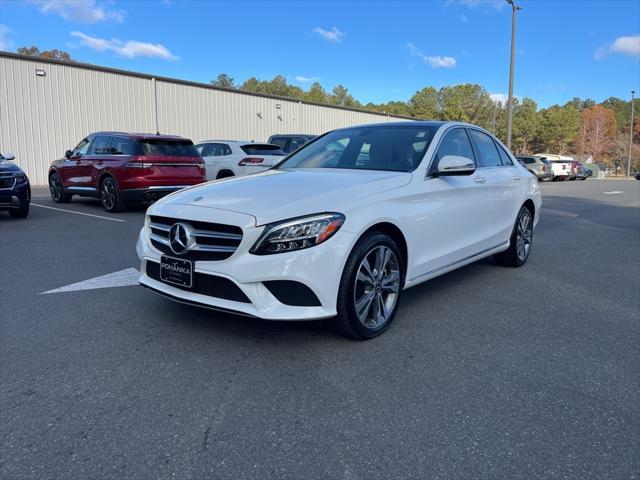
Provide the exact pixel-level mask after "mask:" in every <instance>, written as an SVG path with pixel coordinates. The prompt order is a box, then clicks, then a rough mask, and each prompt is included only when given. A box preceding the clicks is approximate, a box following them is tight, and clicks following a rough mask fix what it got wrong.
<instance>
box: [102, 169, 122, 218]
mask: <svg viewBox="0 0 640 480" xmlns="http://www.w3.org/2000/svg"><path fill="white" fill-rule="evenodd" d="M100 201H101V202H102V206H103V207H104V209H105V210H106V211H107V212H112V213H113V212H122V211H124V210H126V209H127V204H126V203H125V202H124V200H122V195H121V194H120V190H119V189H118V185H117V184H116V181H115V180H114V179H113V177H106V178H105V179H104V180H102V182H100Z"/></svg>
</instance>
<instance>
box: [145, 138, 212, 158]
mask: <svg viewBox="0 0 640 480" xmlns="http://www.w3.org/2000/svg"><path fill="white" fill-rule="evenodd" d="M136 144H137V150H138V155H145V156H166V157H199V156H200V155H199V154H198V151H197V150H196V148H195V147H194V146H193V143H192V142H191V140H153V139H145V140H138V141H137V142H136Z"/></svg>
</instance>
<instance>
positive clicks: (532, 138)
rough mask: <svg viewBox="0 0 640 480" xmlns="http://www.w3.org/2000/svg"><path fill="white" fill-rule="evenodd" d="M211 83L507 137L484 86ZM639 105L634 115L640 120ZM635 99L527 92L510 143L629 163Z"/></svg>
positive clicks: (637, 135) (636, 154)
mask: <svg viewBox="0 0 640 480" xmlns="http://www.w3.org/2000/svg"><path fill="white" fill-rule="evenodd" d="M210 83H211V84H212V85H214V86H216V87H221V88H227V89H236V90H242V91H247V92H253V93H263V94H269V95H276V96H281V97H288V98H292V99H295V100H303V101H308V102H314V103H321V104H326V105H335V106H340V107H351V108H357V109H363V110H369V111H374V112H380V113H388V114H393V115H403V116H407V117H411V118H416V119H431V120H456V121H462V122H469V123H474V124H476V125H479V126H481V127H483V128H485V129H486V130H488V131H490V132H492V133H493V134H495V135H496V136H497V137H498V138H500V139H501V140H503V141H505V139H506V130H507V107H506V103H504V102H500V101H496V100H494V99H493V98H492V97H491V95H490V94H489V92H488V91H487V90H486V89H485V88H484V87H483V86H481V85H477V84H470V83H466V84H461V85H453V86H448V87H442V88H440V89H436V88H434V87H424V88H423V89H421V90H418V91H417V92H415V93H414V94H413V95H412V96H411V98H410V99H409V100H408V101H406V102H403V101H390V102H387V103H380V104H375V103H367V104H363V103H362V102H360V101H358V100H357V99H355V98H354V97H353V96H352V95H351V94H350V93H349V90H348V89H347V88H346V87H345V86H344V85H336V86H335V87H333V89H331V91H327V90H325V89H324V87H323V86H322V85H321V84H320V83H319V82H314V83H313V84H312V85H311V86H310V87H309V89H308V90H304V89H302V88H300V87H299V86H297V85H291V84H289V83H288V82H287V80H286V78H285V77H284V76H282V75H277V76H275V77H274V78H273V79H272V80H259V79H257V78H255V77H251V78H249V79H247V80H246V81H244V82H243V83H242V84H240V85H236V83H235V81H234V79H233V78H232V77H231V76H229V75H228V74H226V73H221V74H220V75H218V76H217V78H216V79H215V80H212V81H211V82H210ZM639 110H640V109H639V107H638V105H636V106H635V112H634V116H635V118H636V119H638V113H639ZM630 116H631V102H630V101H626V100H622V99H620V98H617V97H610V98H608V99H606V100H605V101H603V102H601V103H596V102H595V101H594V100H591V99H580V98H577V97H576V98H573V99H572V100H570V101H568V102H567V103H565V104H564V105H552V106H550V107H548V108H538V104H537V103H536V102H535V100H533V99H531V98H528V97H524V98H522V99H519V98H516V99H514V102H513V128H512V141H511V147H512V150H513V151H514V153H515V154H516V155H530V154H534V153H543V152H544V153H556V154H561V155H562V154H574V155H584V156H589V155H590V156H592V157H593V159H594V161H596V162H598V163H601V164H603V165H607V166H614V165H620V166H623V165H626V161H627V154H628V145H629V126H630ZM634 124H635V128H634V145H633V149H632V165H636V168H637V167H638V166H640V165H639V164H640V120H639V121H638V122H635V121H634Z"/></svg>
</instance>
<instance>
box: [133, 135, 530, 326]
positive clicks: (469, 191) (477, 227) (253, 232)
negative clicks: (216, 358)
mask: <svg viewBox="0 0 640 480" xmlns="http://www.w3.org/2000/svg"><path fill="white" fill-rule="evenodd" d="M540 207H541V199H540V192H539V189H538V181H537V179H536V178H535V177H534V176H533V175H531V174H530V173H529V172H527V170H526V169H525V168H524V167H522V166H521V165H520V163H519V162H518V161H517V160H515V159H514V157H513V156H512V155H511V154H510V153H509V151H508V150H507V149H506V148H505V147H504V145H502V143H500V142H499V141H498V140H496V139H495V137H493V136H491V135H490V134H489V133H487V132H486V131H484V130H482V129H481V128H479V127H476V126H473V125H469V124H464V123H453V122H401V123H387V124H378V125H365V126H357V127H350V128H345V129H340V130H334V131H332V132H329V133H326V134H324V135H322V136H320V137H318V138H316V139H314V140H313V141H311V142H310V143H308V144H306V145H305V146H304V147H302V148H301V149H299V150H297V151H296V152H294V153H293V154H291V155H290V156H289V157H286V158H285V160H284V161H283V162H281V163H280V164H278V165H277V166H275V167H274V168H272V169H270V170H267V171H265V172H262V173H258V174H255V175H251V176H246V177H235V178H229V179H224V180H218V181H214V182H209V183H206V184H202V185H199V186H196V187H191V188H186V189H184V190H181V191H179V192H176V193H173V194H171V195H169V196H167V197H164V198H163V199H161V200H159V201H158V202H156V203H155V204H154V205H152V206H151V207H149V210H148V211H147V216H146V220H145V225H144V228H143V229H142V230H141V232H140V236H139V239H138V244H137V252H138V256H139V257H140V260H141V269H140V272H141V275H140V283H141V284H142V285H144V286H145V287H148V288H150V289H152V290H154V291H155V292H157V293H160V294H163V295H165V296H167V297H169V298H171V299H173V300H176V301H179V302H184V303H187V304H191V305H197V306H201V307H209V308H212V309H217V310H223V311H228V312H235V313H240V314H245V315H250V316H255V317H260V318H264V319H273V320H299V319H330V322H331V323H332V324H333V325H334V326H335V327H336V328H337V329H339V330H340V331H341V332H343V333H344V334H346V335H349V336H352V337H354V338H359V339H366V338H372V337H375V336H376V335H379V334H380V333H382V332H383V331H385V330H386V329H387V328H388V327H389V325H390V323H391V321H392V320H393V318H394V316H395V314H396V311H397V309H398V304H399V301H400V297H401V295H402V291H403V290H404V289H406V288H409V287H412V286H414V285H417V284H419V283H421V282H424V281H426V280H429V279H431V278H434V277H436V276H438V275H442V274H443V273H446V272H448V271H450V270H453V269H455V268H458V267H461V266H463V265H466V264H468V263H471V262H474V261H476V260H478V259H481V258H483V257H487V256H489V255H494V256H495V258H496V261H497V263H499V264H501V265H505V266H509V267H519V266H521V265H523V264H524V263H525V262H526V261H527V258H528V257H529V255H530V252H531V245H532V240H533V229H534V226H535V225H536V223H537V221H538V217H539V212H540Z"/></svg>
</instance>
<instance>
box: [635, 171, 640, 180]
mask: <svg viewBox="0 0 640 480" xmlns="http://www.w3.org/2000/svg"><path fill="white" fill-rule="evenodd" d="M635 177H636V180H640V170H638V171H637V172H636V175H635Z"/></svg>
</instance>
